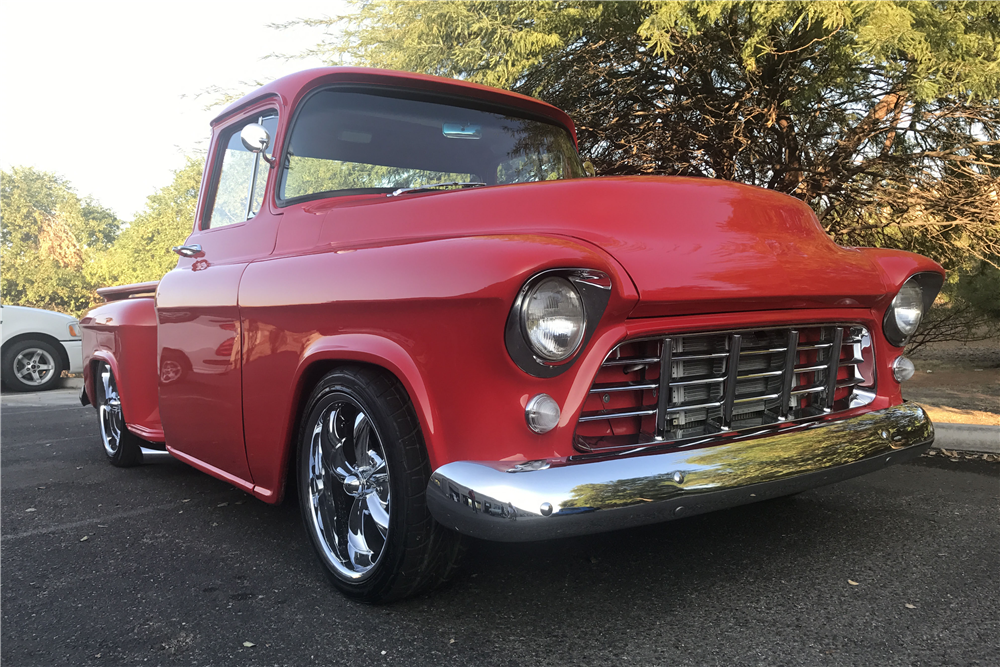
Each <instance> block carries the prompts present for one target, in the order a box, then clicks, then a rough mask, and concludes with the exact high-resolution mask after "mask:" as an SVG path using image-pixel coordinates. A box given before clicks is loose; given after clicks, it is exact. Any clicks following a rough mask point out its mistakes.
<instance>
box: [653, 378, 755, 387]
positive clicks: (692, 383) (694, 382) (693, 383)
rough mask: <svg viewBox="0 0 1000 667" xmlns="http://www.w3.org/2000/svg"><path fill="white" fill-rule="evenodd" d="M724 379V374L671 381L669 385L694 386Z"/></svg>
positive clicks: (723, 380)
mask: <svg viewBox="0 0 1000 667" xmlns="http://www.w3.org/2000/svg"><path fill="white" fill-rule="evenodd" d="M739 379H741V380H742V379H743V378H739ZM725 381H726V378H725V376H723V377H717V378H701V379H699V380H681V381H680V382H671V383H670V386H671V387H695V386H698V385H700V384H718V383H720V382H725Z"/></svg>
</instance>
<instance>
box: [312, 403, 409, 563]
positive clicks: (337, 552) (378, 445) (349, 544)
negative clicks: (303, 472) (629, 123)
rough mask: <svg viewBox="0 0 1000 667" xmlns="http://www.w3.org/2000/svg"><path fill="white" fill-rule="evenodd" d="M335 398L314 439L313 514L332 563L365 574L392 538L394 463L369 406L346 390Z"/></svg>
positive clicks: (321, 543)
mask: <svg viewBox="0 0 1000 667" xmlns="http://www.w3.org/2000/svg"><path fill="white" fill-rule="evenodd" d="M333 398H334V402H332V403H330V404H329V405H328V406H327V407H326V408H324V409H323V411H322V412H321V413H320V414H319V418H318V419H317V420H316V423H315V424H314V426H313V429H312V436H311V439H310V441H309V497H310V504H311V507H310V512H309V514H308V520H309V521H311V522H312V528H313V531H315V534H316V535H317V536H318V537H319V538H320V540H319V546H320V548H321V550H322V553H323V556H324V557H325V558H326V559H327V561H328V562H329V565H330V566H331V567H333V568H334V569H335V570H337V571H338V572H339V573H340V574H341V575H342V576H343V577H345V578H347V579H353V580H360V579H363V578H365V577H367V576H368V575H369V574H370V573H371V571H372V568H373V567H375V565H377V564H378V562H379V559H380V558H381V557H382V552H383V551H384V549H385V544H386V540H387V539H388V535H389V518H390V515H391V512H392V497H391V492H390V490H389V467H388V465H387V464H386V460H385V450H384V449H383V447H382V442H381V439H380V437H379V433H378V431H377V429H376V428H375V426H374V425H373V424H372V420H371V418H370V417H369V416H368V415H367V414H366V413H365V410H364V408H362V407H361V406H360V405H359V404H358V403H357V402H356V401H355V400H353V399H352V398H351V397H349V396H346V395H338V396H334V397H333Z"/></svg>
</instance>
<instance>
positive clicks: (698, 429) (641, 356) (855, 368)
mask: <svg viewBox="0 0 1000 667" xmlns="http://www.w3.org/2000/svg"><path fill="white" fill-rule="evenodd" d="M874 380H875V378H874V352H873V348H872V345H871V338H870V336H869V334H868V331H867V329H865V328H864V327H863V326H860V325H837V324H826V325H823V324H809V325H800V326H795V327H779V328H769V329H757V330H740V331H720V332H706V333H694V334H688V333H685V334H677V335H668V336H662V337H653V338H646V339H640V340H633V341H625V342H623V343H621V344H620V345H619V346H618V347H616V348H615V350H613V351H612V353H611V354H610V355H609V356H608V359H607V360H606V361H605V362H604V364H603V365H602V366H601V369H600V371H599V373H598V375H597V377H596V378H595V382H594V384H593V386H592V387H591V389H590V391H589V394H588V399H587V403H586V404H585V406H584V409H583V412H582V414H581V415H580V419H579V422H580V424H581V426H578V428H577V446H578V447H579V448H581V449H584V450H586V451H594V450H598V449H606V448H609V447H621V446H632V445H634V444H638V443H645V442H673V441H684V440H691V439H695V438H698V439H701V440H703V439H704V437H705V436H717V437H722V436H724V435H726V434H727V433H730V432H733V431H740V430H745V429H747V428H759V427H761V426H763V427H766V426H767V425H769V424H774V425H777V424H779V423H782V422H786V421H789V420H798V419H804V418H808V417H815V416H818V415H822V414H826V413H829V412H831V411H838V410H843V409H847V408H849V407H857V406H858V405H864V404H867V403H869V402H871V400H873V398H874V395H875V394H874V391H875V382H874ZM701 440H699V441H701Z"/></svg>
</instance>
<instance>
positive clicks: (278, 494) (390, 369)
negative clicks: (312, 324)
mask: <svg viewBox="0 0 1000 667" xmlns="http://www.w3.org/2000/svg"><path fill="white" fill-rule="evenodd" d="M342 366H368V367H371V368H376V369H379V370H381V371H383V372H386V373H389V374H390V375H392V376H393V377H394V378H395V379H396V380H398V381H399V382H400V383H401V384H402V385H403V389H404V390H405V391H406V394H407V396H408V397H409V399H410V403H411V404H412V405H413V410H414V412H415V414H416V417H417V422H418V423H419V424H420V430H421V434H422V436H423V438H422V440H423V443H424V447H425V448H426V449H427V452H426V453H427V454H428V457H429V460H431V461H433V456H432V454H433V451H432V446H431V442H432V438H433V434H434V432H435V428H436V424H437V423H438V415H437V411H436V410H435V409H434V408H433V405H432V402H431V400H430V398H429V395H428V391H427V386H426V383H425V382H424V379H423V376H422V375H421V373H420V371H419V369H418V367H417V365H416V363H415V362H414V361H413V359H412V358H411V357H410V355H409V354H408V353H407V352H406V350H404V349H403V347H402V346H400V345H399V344H398V343H396V342H395V341H393V340H390V339H388V338H384V337H382V336H377V335H374V334H362V333H353V334H340V335H336V336H327V337H323V338H320V339H317V340H315V341H313V342H312V343H311V344H310V345H309V346H308V347H307V348H306V349H305V350H303V352H302V355H301V356H300V358H299V363H298V366H297V368H296V370H295V375H294V379H293V383H292V387H293V390H292V397H291V409H290V410H289V416H288V423H287V425H286V430H285V433H286V436H285V437H284V438H283V440H282V451H281V457H280V461H279V470H280V475H279V476H278V481H279V484H280V487H279V488H277V489H274V490H273V491H272V494H271V498H267V497H264V494H260V493H258V494H257V495H258V497H262V499H264V500H268V501H270V502H275V503H278V502H281V500H282V499H283V498H284V495H285V491H286V490H287V488H288V485H289V480H290V479H291V477H292V476H294V472H295V467H294V465H293V464H294V461H293V459H294V453H295V451H296V449H297V445H298V440H299V436H300V434H299V427H300V425H301V422H302V418H303V414H304V411H305V407H306V402H307V401H308V399H309V395H310V394H311V393H312V391H313V388H315V386H316V385H317V383H319V381H320V380H321V379H322V378H323V377H324V376H325V375H326V374H327V373H329V372H330V371H332V370H335V369H337V368H340V367H342ZM258 488H259V487H258Z"/></svg>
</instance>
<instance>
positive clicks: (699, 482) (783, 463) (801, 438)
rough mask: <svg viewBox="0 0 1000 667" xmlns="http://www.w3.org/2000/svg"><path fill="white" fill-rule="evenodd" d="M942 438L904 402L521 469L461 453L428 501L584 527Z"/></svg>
mask: <svg viewBox="0 0 1000 667" xmlns="http://www.w3.org/2000/svg"><path fill="white" fill-rule="evenodd" d="M933 441H934V427H933V425H932V424H931V422H930V420H929V419H928V418H927V414H926V413H925V412H924V411H923V409H922V408H921V407H920V406H918V405H915V404H911V403H904V404H903V405H898V406H895V407H891V408H888V409H885V410H879V411H876V412H869V413H866V414H863V415H860V416H857V417H852V418H849V419H840V420H828V421H812V422H807V423H797V424H787V425H785V426H784V427H783V428H782V429H781V431H780V432H779V433H778V434H772V435H768V436H765V437H758V438H752V439H741V440H738V441H731V440H730V441H723V442H722V443H721V444H717V445H713V446H709V447H702V448H699V449H683V450H676V449H674V450H669V451H666V452H663V451H662V450H663V449H664V448H665V447H668V446H669V445H666V446H665V445H661V446H660V447H659V448H657V449H655V450H653V451H651V452H649V453H647V454H645V455H634V453H632V452H630V453H629V454H630V455H621V456H607V455H605V456H600V455H591V456H586V457H571V458H558V459H547V460H544V461H541V462H538V463H539V465H537V466H536V465H533V466H531V467H532V468H536V467H537V468H538V469H531V470H524V471H518V472H516V473H509V472H507V471H508V470H511V469H512V468H513V467H516V466H514V464H513V463H512V462H510V461H455V462H453V463H448V464H446V465H443V466H441V467H440V468H438V469H437V470H435V471H434V473H433V474H432V475H431V479H430V482H429V483H428V485H427V505H428V508H429V509H430V511H431V514H432V515H433V516H434V518H435V519H437V521H439V522H440V523H442V524H443V525H444V526H446V527H447V528H450V529H453V530H457V531H458V532H460V533H464V534H467V535H472V536H474V537H478V538H482V539H487V540H499V541H504V542H524V541H532V540H543V539H552V538H556V537H569V536H573V535H585V534H590V533H599V532H603V531H608V530H615V529H619V528H628V527H632V526H640V525H645V524H650V523H657V522H660V521H667V520H670V519H675V518H679V517H684V516H690V515H693V514H700V513H703V512H708V511H712V510H716V509H723V508H726V507H734V506H737V505H743V504H747V503H752V502H757V501H760V500H765V499H767V498H771V497H777V496H782V495H787V494H790V493H797V492H799V491H804V490H806V489H810V488H814V487H817V486H822V485H824V484H830V483H832V482H837V481H841V480H843V479H848V478H850V477H855V476H857V475H861V474H865V473H868V472H874V471H875V470H879V469H881V468H883V467H884V466H885V465H886V464H890V463H899V462H902V461H905V460H907V459H910V458H913V457H916V456H919V455H920V454H922V453H923V452H924V451H926V450H927V448H928V447H930V445H931V444H932V443H933ZM634 451H635V450H633V452H634ZM660 452H662V453H660ZM543 507H544V508H545V509H546V510H548V513H547V514H545V513H543V512H544V511H545V510H543Z"/></svg>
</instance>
